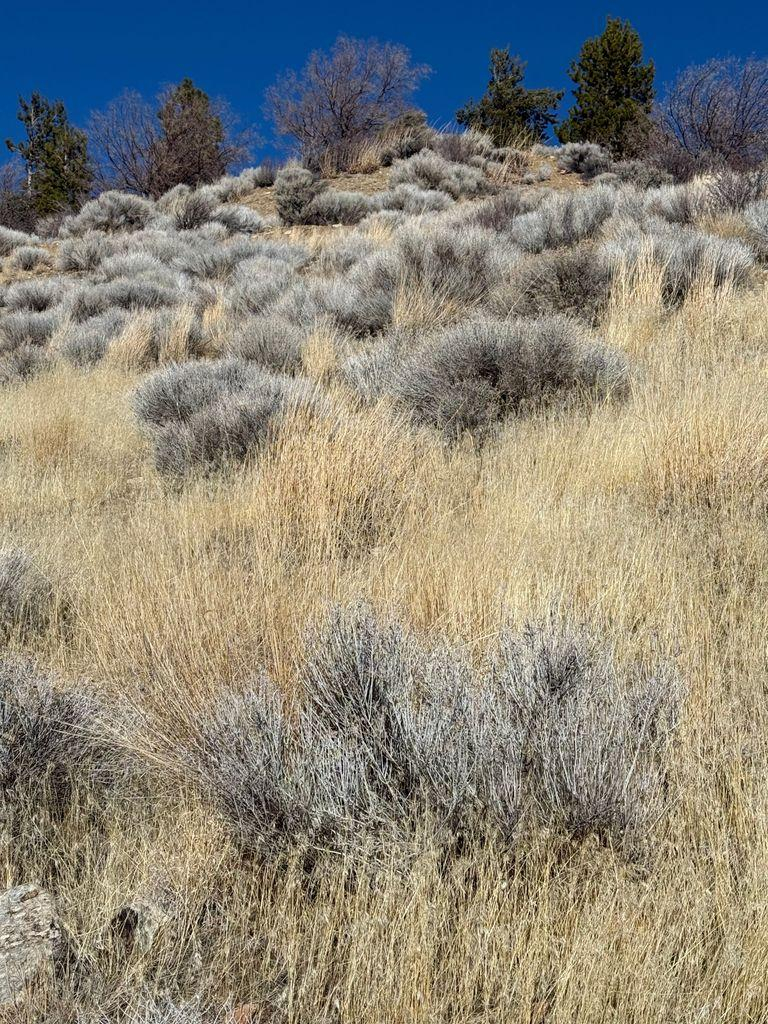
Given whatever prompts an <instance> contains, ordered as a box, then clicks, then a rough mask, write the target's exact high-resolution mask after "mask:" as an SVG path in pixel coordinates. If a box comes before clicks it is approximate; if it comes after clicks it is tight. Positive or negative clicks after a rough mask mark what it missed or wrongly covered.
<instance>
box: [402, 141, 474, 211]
mask: <svg viewBox="0 0 768 1024" xmlns="http://www.w3.org/2000/svg"><path fill="white" fill-rule="evenodd" d="M389 182H390V185H391V186H393V187H394V186H397V185H416V186H418V187H419V188H423V189H433V190H434V191H437V192H445V193H446V194H447V195H449V196H451V198H452V199H461V198H465V197H466V198H470V197H477V196H483V195H489V194H490V193H492V192H493V191H494V187H493V185H492V184H491V182H490V181H489V180H488V179H487V178H486V176H485V175H484V174H483V172H482V171H481V170H479V169H478V168H476V167H469V166H468V165H467V164H459V163H452V162H451V161H449V160H445V159H443V157H441V156H439V155H438V154H437V153H434V152H433V151H432V150H429V149H425V150H422V151H421V152H420V153H417V154H416V156H412V157H411V158H410V159H409V160H399V161H397V162H396V163H395V164H394V165H393V167H392V170H391V171H390V174H389Z"/></svg>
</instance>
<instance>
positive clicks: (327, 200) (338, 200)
mask: <svg viewBox="0 0 768 1024" xmlns="http://www.w3.org/2000/svg"><path fill="white" fill-rule="evenodd" d="M375 209H376V205H375V203H374V202H372V201H371V199H369V198H368V196H364V195H361V194H360V193H359V192H337V191H336V190H335V189H327V190H325V191H323V192H320V193H319V194H318V195H316V196H315V198H314V199H313V200H312V202H311V203H310V204H309V206H308V208H307V210H306V212H305V214H304V220H303V223H305V224H359V223H360V221H361V220H362V219H363V218H364V217H367V216H368V214H369V213H371V212H372V211H373V210H375Z"/></svg>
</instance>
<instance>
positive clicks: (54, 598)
mask: <svg viewBox="0 0 768 1024" xmlns="http://www.w3.org/2000/svg"><path fill="white" fill-rule="evenodd" d="M63 611H64V602H63V601H62V600H61V599H60V598H59V596H58V595H57V593H56V590H55V588H54V586H53V584H52V583H51V581H50V580H49V579H48V577H47V576H45V574H44V573H43V572H41V570H40V569H39V568H38V567H37V565H36V564H35V562H34V561H33V560H32V559H31V558H30V557H29V555H27V553H26V552H24V551H22V550H20V549H19V548H3V549H0V643H3V644H6V643H8V640H9V639H10V638H11V637H19V638H20V639H22V640H26V639H28V638H29V637H31V636H35V635H37V634H39V633H43V632H45V630H46V629H47V628H48V627H49V626H50V625H51V624H52V623H53V622H54V620H55V619H56V618H57V616H59V615H62V614H63Z"/></svg>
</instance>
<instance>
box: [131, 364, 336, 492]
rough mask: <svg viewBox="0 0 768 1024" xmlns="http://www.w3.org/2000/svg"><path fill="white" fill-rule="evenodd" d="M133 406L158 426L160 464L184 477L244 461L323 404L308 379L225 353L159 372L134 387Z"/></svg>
mask: <svg viewBox="0 0 768 1024" xmlns="http://www.w3.org/2000/svg"><path fill="white" fill-rule="evenodd" d="M133 408H134V411H135V413H136V415H137V416H138V418H139V419H140V420H141V421H142V422H143V423H144V424H146V425H147V426H148V427H149V428H150V431H149V432H150V439H151V441H152V445H153V449H154V458H155V465H156V467H157V469H158V470H159V471H160V472H161V473H164V474H166V475H168V476H171V477H184V476H187V475H189V474H190V473H192V472H195V471H198V470H202V471H203V472H211V471H215V470H218V469H220V468H222V467H223V466H225V465H227V464H230V463H236V462H244V461H245V460H246V459H249V458H250V457H251V456H253V455H255V454H257V453H258V452H259V451H260V450H261V449H262V448H263V447H264V446H265V445H266V444H268V443H269V441H270V440H272V439H273V438H274V437H275V435H276V432H277V431H278V430H279V428H280V425H281V423H282V422H283V420H284V419H285V417H286V416H290V415H291V414H293V413H296V412H300V411H304V412H314V411H315V410H316V409H317V408H318V403H317V400H316V397H315V394H314V390H313V388H312V386H311V385H310V384H309V383H308V382H306V381H300V380H298V379H296V378H292V377H289V376H287V375H285V374H278V373H270V372H269V371H267V370H264V369H262V368H261V367H259V366H257V365H255V364H254V363H249V362H246V361H244V360H235V359H225V360H221V361H219V362H216V363H187V364H181V365H175V366H170V367H168V368H167V369H165V370H161V371H158V372H157V373H155V374H153V375H152V376H150V377H149V378H148V379H147V380H146V381H145V382H144V383H143V384H142V385H141V386H140V387H139V388H138V389H137V391H136V392H135V393H134V396H133Z"/></svg>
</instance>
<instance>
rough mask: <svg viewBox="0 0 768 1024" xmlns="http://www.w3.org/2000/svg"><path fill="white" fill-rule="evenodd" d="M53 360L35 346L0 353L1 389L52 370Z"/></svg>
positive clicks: (24, 346) (22, 346) (25, 346)
mask: <svg viewBox="0 0 768 1024" xmlns="http://www.w3.org/2000/svg"><path fill="white" fill-rule="evenodd" d="M52 365H53V360H52V359H51V357H50V355H49V354H48V352H47V351H45V350H44V349H41V348H38V347H37V346H35V345H21V346H20V347H19V348H15V349H13V350H12V351H9V352H2V353H0V388H1V387H8V386H9V385H13V384H20V383H22V382H23V381H26V380H31V379H32V378H33V377H36V376H37V375H38V374H39V373H43V372H45V371H46V370H49V369H51V367H52Z"/></svg>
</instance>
